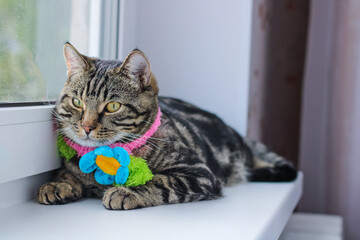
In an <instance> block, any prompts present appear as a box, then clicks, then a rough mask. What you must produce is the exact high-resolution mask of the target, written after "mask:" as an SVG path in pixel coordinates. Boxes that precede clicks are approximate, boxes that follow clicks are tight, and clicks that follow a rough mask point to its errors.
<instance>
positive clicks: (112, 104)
mask: <svg viewBox="0 0 360 240" xmlns="http://www.w3.org/2000/svg"><path fill="white" fill-rule="evenodd" d="M119 108H120V103H118V102H109V103H108V104H106V110H107V111H108V112H111V113H113V112H116V111H117V110H119Z"/></svg>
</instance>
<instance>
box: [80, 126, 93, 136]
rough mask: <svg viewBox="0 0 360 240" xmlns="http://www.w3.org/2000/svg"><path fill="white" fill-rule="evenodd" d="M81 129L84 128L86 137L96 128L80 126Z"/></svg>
mask: <svg viewBox="0 0 360 240" xmlns="http://www.w3.org/2000/svg"><path fill="white" fill-rule="evenodd" d="M82 127H83V128H84V130H85V133H86V134H87V135H89V134H90V132H91V131H92V130H94V129H95V128H96V127H93V126H82Z"/></svg>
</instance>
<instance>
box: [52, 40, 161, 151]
mask: <svg viewBox="0 0 360 240" xmlns="http://www.w3.org/2000/svg"><path fill="white" fill-rule="evenodd" d="M64 56H65V61H66V65H67V77H68V79H67V81H66V83H65V86H64V88H63V90H62V91H61V94H60V97H59V100H58V102H57V104H56V108H55V112H56V115H57V116H56V117H57V123H58V128H59V132H60V133H61V134H62V135H64V136H66V137H68V138H69V139H71V140H72V141H74V142H76V143H78V144H81V145H83V146H90V147H97V146H104V145H109V144H112V143H114V142H119V141H120V142H130V141H131V140H134V139H135V138H137V137H139V136H140V135H142V134H143V133H145V132H146V130H148V129H149V128H150V127H151V123H152V122H153V121H154V119H155V118H156V114H157V111H158V100H157V93H158V88H157V84H156V80H155V78H154V77H153V75H152V73H151V68H150V63H149V61H148V59H147V58H146V56H145V55H144V53H142V52H141V51H139V50H134V51H132V52H131V53H130V54H129V55H128V56H127V57H126V59H125V60H124V62H121V61H117V60H111V61H110V60H101V59H98V58H90V57H87V56H84V55H82V54H80V53H79V52H78V51H77V50H76V49H75V48H74V47H73V46H72V45H71V44H69V43H66V44H65V45H64Z"/></svg>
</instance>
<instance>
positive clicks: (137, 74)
mask: <svg viewBox="0 0 360 240" xmlns="http://www.w3.org/2000/svg"><path fill="white" fill-rule="evenodd" d="M64 56H65V60H66V64H67V69H68V71H67V75H68V79H67V81H66V83H65V86H64V89H63V90H62V92H61V94H60V97H59V100H58V102H57V104H56V108H55V114H56V120H57V125H58V130H59V133H61V134H62V135H64V136H66V137H67V138H69V139H70V140H71V141H73V142H75V143H77V144H80V145H83V146H91V147H98V146H104V145H109V144H112V143H114V142H123V143H126V142H132V141H136V139H138V138H139V137H140V136H142V135H143V134H144V133H145V132H146V131H147V130H148V129H149V128H150V126H151V125H152V123H153V122H154V120H155V118H156V115H157V112H158V108H159V107H160V109H161V111H162V117H161V125H160V127H159V128H158V130H157V131H156V132H155V134H154V135H153V136H152V137H151V138H149V139H148V140H147V142H146V143H145V144H144V145H143V146H141V147H139V148H137V149H135V150H134V151H133V154H134V155H136V156H139V157H142V158H143V159H146V160H147V161H148V166H149V168H150V169H151V171H152V173H153V174H154V177H153V179H152V180H151V181H149V182H147V183H146V184H145V185H142V186H137V187H123V186H112V185H101V184H98V183H97V182H96V181H95V180H94V174H84V173H83V172H81V171H80V169H79V157H78V156H75V157H73V158H72V159H71V160H70V161H64V164H63V167H62V169H61V170H59V172H58V174H57V176H56V177H55V179H54V181H53V182H50V183H47V184H44V185H42V186H41V187H40V188H39V191H38V201H39V202H40V203H42V204H64V203H67V202H71V201H75V200H77V199H80V198H82V197H84V196H88V195H93V196H95V197H98V198H102V202H103V205H104V206H105V208H107V209H123V210H125V209H134V208H142V207H149V206H157V205H162V204H171V203H182V202H192V201H199V200H207V199H216V198H219V197H220V196H221V193H222V188H223V186H228V185H231V184H234V183H240V182H246V181H292V180H294V179H295V178H296V175H297V171H296V169H295V168H294V166H293V165H292V164H291V163H290V162H288V161H286V160H285V159H284V158H282V157H280V156H278V155H276V154H275V153H273V152H271V151H269V150H268V149H267V148H266V147H265V146H264V145H262V144H261V143H257V142H254V141H250V140H248V139H244V138H242V137H241V136H239V134H237V133H236V132H235V131H234V130H233V129H232V128H230V127H229V126H227V125H226V124H224V122H223V121H222V120H221V119H219V118H218V117H217V116H215V115H214V114H211V113H209V112H206V111H204V110H201V109H199V108H197V107H195V106H193V105H191V104H189V103H186V102H183V101H181V100H177V99H173V98H165V97H158V86H157V83H156V79H155V78H154V77H153V75H152V72H151V68H150V63H149V61H148V59H147V58H146V56H145V55H144V54H143V53H142V52H141V51H139V50H134V51H132V52H131V53H130V54H129V55H128V57H127V58H126V59H125V60H124V62H120V61H117V60H112V61H109V60H101V59H98V58H90V57H87V56H84V55H82V54H80V53H79V52H78V51H77V50H76V49H75V48H74V47H73V46H72V45H70V44H69V43H66V44H65V46H64Z"/></svg>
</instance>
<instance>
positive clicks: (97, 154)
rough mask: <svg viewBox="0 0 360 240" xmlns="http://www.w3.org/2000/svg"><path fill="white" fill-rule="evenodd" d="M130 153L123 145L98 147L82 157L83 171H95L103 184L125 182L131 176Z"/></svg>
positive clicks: (95, 174)
mask: <svg viewBox="0 0 360 240" xmlns="http://www.w3.org/2000/svg"><path fill="white" fill-rule="evenodd" d="M129 164H130V155H129V154H128V152H127V151H126V150H125V149H124V148H122V147H115V148H111V147H109V146H103V147H98V148H96V149H95V150H94V151H91V152H88V153H87V154H85V155H84V156H82V157H81V158H80V161H79V167H80V170H81V171H82V172H83V173H91V172H93V171H95V173H94V177H95V180H96V181H97V182H98V183H100V184H103V185H109V184H113V183H116V184H119V185H122V184H125V182H126V180H127V179H128V177H129V168H128V166H129Z"/></svg>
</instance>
